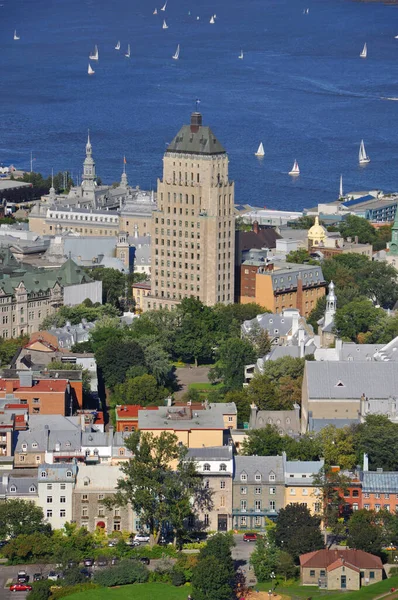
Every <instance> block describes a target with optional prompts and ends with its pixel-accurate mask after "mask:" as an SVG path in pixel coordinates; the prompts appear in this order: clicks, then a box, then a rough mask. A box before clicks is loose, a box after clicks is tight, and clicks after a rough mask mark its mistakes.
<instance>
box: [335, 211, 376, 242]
mask: <svg viewBox="0 0 398 600" xmlns="http://www.w3.org/2000/svg"><path fill="white" fill-rule="evenodd" d="M339 229H340V233H341V235H342V236H343V238H345V239H347V238H348V237H351V238H352V239H353V240H354V239H355V237H356V236H357V237H358V241H359V243H360V244H373V243H374V242H375V241H376V230H375V228H374V227H373V226H372V225H371V223H370V222H369V221H368V220H367V219H364V218H363V217H357V216H356V215H348V217H346V218H345V219H344V221H342V222H341V224H340V227H339Z"/></svg>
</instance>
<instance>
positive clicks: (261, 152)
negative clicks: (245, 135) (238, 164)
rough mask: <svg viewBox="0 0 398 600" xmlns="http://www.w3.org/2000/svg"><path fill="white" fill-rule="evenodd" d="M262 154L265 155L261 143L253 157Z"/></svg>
mask: <svg viewBox="0 0 398 600" xmlns="http://www.w3.org/2000/svg"><path fill="white" fill-rule="evenodd" d="M264 154H265V152H264V146H263V143H262V142H261V143H260V145H259V147H258V149H257V152H255V153H254V156H264Z"/></svg>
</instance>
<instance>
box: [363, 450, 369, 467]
mask: <svg viewBox="0 0 398 600" xmlns="http://www.w3.org/2000/svg"><path fill="white" fill-rule="evenodd" d="M363 470H364V471H369V457H368V455H367V454H364V455H363Z"/></svg>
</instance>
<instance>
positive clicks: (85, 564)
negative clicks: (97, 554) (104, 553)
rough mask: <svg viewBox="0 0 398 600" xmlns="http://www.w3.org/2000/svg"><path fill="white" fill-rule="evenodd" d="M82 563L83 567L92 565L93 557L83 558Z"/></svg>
mask: <svg viewBox="0 0 398 600" xmlns="http://www.w3.org/2000/svg"><path fill="white" fill-rule="evenodd" d="M83 564H84V566H85V567H92V566H93V564H94V559H93V558H85V559H84V561H83Z"/></svg>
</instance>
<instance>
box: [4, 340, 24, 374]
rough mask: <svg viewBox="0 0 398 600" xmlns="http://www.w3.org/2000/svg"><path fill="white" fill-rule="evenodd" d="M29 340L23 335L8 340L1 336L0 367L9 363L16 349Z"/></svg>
mask: <svg viewBox="0 0 398 600" xmlns="http://www.w3.org/2000/svg"><path fill="white" fill-rule="evenodd" d="M28 341H29V337H28V336H26V335H23V336H21V337H18V338H11V339H9V340H5V339H4V338H2V339H1V340H0V364H1V366H2V367H5V366H7V365H9V364H10V362H11V360H12V359H13V357H14V355H15V354H16V352H17V350H19V349H20V348H22V347H23V346H25V344H27V343H28Z"/></svg>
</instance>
